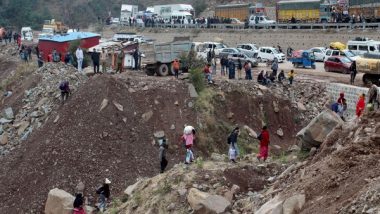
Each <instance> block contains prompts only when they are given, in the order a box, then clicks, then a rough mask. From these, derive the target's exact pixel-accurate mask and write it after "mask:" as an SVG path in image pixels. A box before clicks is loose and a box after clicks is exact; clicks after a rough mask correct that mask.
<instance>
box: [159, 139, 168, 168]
mask: <svg viewBox="0 0 380 214" xmlns="http://www.w3.org/2000/svg"><path fill="white" fill-rule="evenodd" d="M159 144H160V150H159V151H160V152H159V158H160V166H161V171H160V173H164V171H165V168H166V166H167V165H168V160H167V159H166V150H167V149H168V144H167V143H166V139H165V138H164V139H161V140H160V142H159Z"/></svg>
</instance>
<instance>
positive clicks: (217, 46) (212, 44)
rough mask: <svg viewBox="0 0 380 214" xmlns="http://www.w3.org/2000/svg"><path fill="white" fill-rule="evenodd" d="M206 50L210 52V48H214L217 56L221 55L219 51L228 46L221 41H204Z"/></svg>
mask: <svg viewBox="0 0 380 214" xmlns="http://www.w3.org/2000/svg"><path fill="white" fill-rule="evenodd" d="M203 45H204V50H205V51H206V52H209V51H210V50H212V49H214V51H215V56H217V57H219V53H220V52H221V51H222V50H223V49H224V48H227V46H226V45H225V44H222V43H219V42H204V43H203Z"/></svg>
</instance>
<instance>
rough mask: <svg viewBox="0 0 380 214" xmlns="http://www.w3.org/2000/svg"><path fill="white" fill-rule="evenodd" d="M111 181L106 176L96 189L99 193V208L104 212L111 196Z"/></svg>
mask: <svg viewBox="0 0 380 214" xmlns="http://www.w3.org/2000/svg"><path fill="white" fill-rule="evenodd" d="M110 184H111V181H110V180H108V178H106V180H105V181H104V183H103V185H102V186H101V187H99V188H98V189H97V190H96V194H99V206H98V209H99V210H100V211H101V212H103V211H104V210H106V208H107V200H109V198H110V196H111V192H110Z"/></svg>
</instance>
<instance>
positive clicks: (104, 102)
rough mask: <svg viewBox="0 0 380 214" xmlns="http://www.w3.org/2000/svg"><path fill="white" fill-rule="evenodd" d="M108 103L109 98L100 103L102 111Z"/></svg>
mask: <svg viewBox="0 0 380 214" xmlns="http://www.w3.org/2000/svg"><path fill="white" fill-rule="evenodd" d="M107 105H108V100H107V99H103V101H102V103H101V104H100V109H99V112H101V111H102V110H103V109H104V108H105V107H107Z"/></svg>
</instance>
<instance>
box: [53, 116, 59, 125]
mask: <svg viewBox="0 0 380 214" xmlns="http://www.w3.org/2000/svg"><path fill="white" fill-rule="evenodd" d="M58 120H59V115H57V116H56V117H55V119H54V121H53V123H57V122H58Z"/></svg>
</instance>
